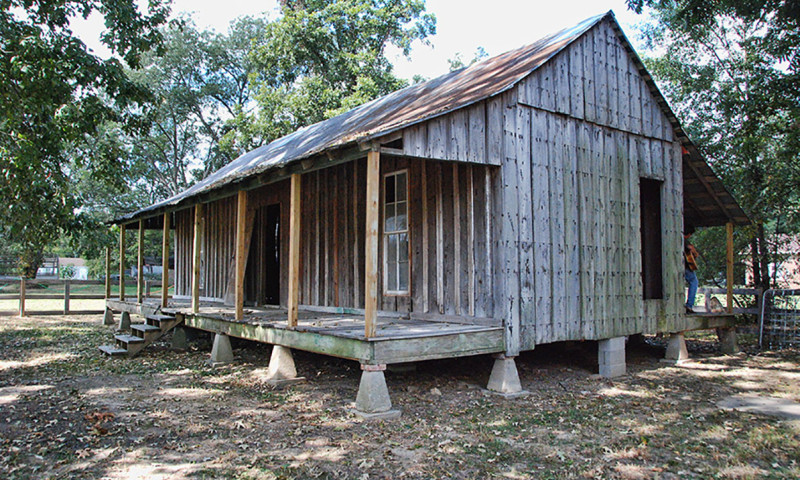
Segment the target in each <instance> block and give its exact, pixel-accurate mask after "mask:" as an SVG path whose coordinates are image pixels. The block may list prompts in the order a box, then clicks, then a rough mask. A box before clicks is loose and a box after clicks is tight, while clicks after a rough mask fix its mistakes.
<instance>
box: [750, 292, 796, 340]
mask: <svg viewBox="0 0 800 480" xmlns="http://www.w3.org/2000/svg"><path fill="white" fill-rule="evenodd" d="M758 344H759V346H760V347H761V348H765V347H766V348H768V349H770V350H779V349H782V348H791V347H800V290H773V289H770V290H767V291H765V292H764V298H763V300H762V303H761V324H760V326H759V335H758Z"/></svg>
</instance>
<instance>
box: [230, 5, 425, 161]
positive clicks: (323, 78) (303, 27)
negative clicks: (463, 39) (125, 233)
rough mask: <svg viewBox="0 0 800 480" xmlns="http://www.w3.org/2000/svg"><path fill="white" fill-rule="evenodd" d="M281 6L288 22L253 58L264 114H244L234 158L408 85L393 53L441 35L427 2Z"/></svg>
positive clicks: (273, 30)
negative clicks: (437, 33) (392, 58)
mask: <svg viewBox="0 0 800 480" xmlns="http://www.w3.org/2000/svg"><path fill="white" fill-rule="evenodd" d="M281 5H282V8H281V12H282V16H281V17H280V18H279V19H277V20H275V21H273V22H271V23H269V24H268V25H267V29H266V32H265V35H264V38H263V42H262V43H260V44H258V45H257V46H256V47H255V49H254V51H253V54H252V55H253V56H252V58H253V60H254V62H255V63H256V66H257V68H256V70H255V71H254V72H253V74H252V76H251V81H252V89H253V92H254V99H255V101H256V102H257V104H258V106H259V110H258V112H256V113H253V114H246V113H243V114H242V115H239V116H237V117H236V118H235V119H234V120H233V121H232V122H231V123H230V126H231V127H232V128H231V130H230V131H229V132H228V133H227V134H226V135H225V138H224V139H223V141H222V150H223V151H225V152H227V153H228V155H229V156H231V157H233V156H236V155H237V154H239V153H242V152H245V151H247V150H250V149H252V148H255V147H257V146H259V145H262V144H264V143H267V142H270V141H272V140H274V139H276V138H278V137H281V136H283V135H286V134H288V133H291V132H293V131H295V130H297V129H298V128H301V127H304V126H306V125H310V124H312V123H316V122H319V121H321V120H325V119H327V118H330V117H333V116H335V115H338V114H340V113H342V112H344V111H347V110H350V109H352V108H354V107H356V106H358V105H361V104H362V103H364V102H366V101H369V100H372V99H374V98H377V97H379V96H382V95H385V94H387V93H390V92H393V91H395V90H397V89H399V88H402V87H404V86H405V85H406V82H405V81H403V80H401V79H399V78H397V77H396V76H395V75H394V74H393V73H392V65H391V63H390V62H389V60H388V59H387V57H386V54H385V50H386V47H387V46H388V45H390V44H391V45H395V46H397V47H399V48H400V49H401V51H403V52H404V53H405V54H408V53H409V52H410V50H411V46H412V43H413V42H415V41H418V40H419V41H424V40H425V39H426V38H427V36H428V35H431V34H433V33H435V18H434V16H433V15H431V14H425V13H423V12H424V9H425V6H424V2H423V1H421V0H396V1H385V0H384V1H379V0H344V1H334V0H311V1H291V0H285V1H282V2H281Z"/></svg>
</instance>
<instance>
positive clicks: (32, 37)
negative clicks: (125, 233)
mask: <svg viewBox="0 0 800 480" xmlns="http://www.w3.org/2000/svg"><path fill="white" fill-rule="evenodd" d="M92 12H98V13H99V14H100V15H102V16H103V17H104V19H105V24H106V30H105V32H104V34H103V37H102V41H103V42H104V43H105V44H106V45H107V46H108V47H109V48H110V49H111V50H112V51H113V52H114V53H115V54H116V55H118V57H119V58H120V59H121V60H120V59H117V58H111V59H108V60H103V59H100V58H98V57H97V56H95V55H93V54H92V53H91V52H89V51H88V50H87V48H86V45H84V43H83V42H82V41H81V40H79V39H78V38H77V37H75V36H74V34H73V32H72V30H71V28H70V22H71V20H72V19H73V18H75V17H77V16H80V17H83V18H87V17H88V16H89V15H90V14H91V13H92ZM168 13H169V10H168V7H167V6H166V5H165V4H164V2H163V0H151V1H150V2H149V6H148V9H147V13H146V14H142V13H140V12H139V10H138V8H137V4H136V2H135V1H134V0H49V1H48V0H0V176H2V178H3V181H2V182H0V197H1V198H3V199H4V200H6V202H7V208H3V209H0V236H2V239H3V241H5V242H9V243H11V244H13V245H15V248H16V249H17V252H18V254H19V255H20V257H21V263H22V268H23V270H24V271H25V273H26V275H28V276H32V275H33V274H34V273H35V270H36V267H37V266H38V263H39V262H40V261H41V255H42V249H43V248H44V246H45V245H48V244H50V243H52V242H53V241H54V239H55V238H56V237H57V236H58V234H59V232H61V231H62V230H66V231H74V230H75V229H77V228H79V226H80V221H79V219H78V217H77V216H76V212H77V211H79V209H80V208H81V202H80V199H79V198H78V197H77V196H76V194H75V191H74V188H73V185H72V179H71V173H72V171H73V169H75V168H83V169H86V170H87V171H89V172H91V175H92V176H93V177H94V178H97V179H103V180H105V181H111V182H113V181H115V179H116V178H117V175H116V173H117V171H118V169H117V167H118V165H117V162H116V156H115V155H116V153H117V151H116V150H115V149H108V150H107V149H104V148H101V147H103V145H102V144H101V145H91V146H90V145H86V140H87V138H90V137H91V136H93V135H95V134H96V133H97V131H98V128H99V126H100V125H102V124H104V123H105V122H106V121H109V120H114V121H117V122H119V123H120V124H121V125H125V126H126V127H127V128H132V127H134V126H135V121H134V117H133V116H132V115H131V114H130V112H132V111H133V109H134V107H136V106H137V105H141V104H142V103H144V102H146V101H147V100H148V99H149V98H150V97H149V94H148V92H147V91H146V90H145V89H143V88H141V87H140V86H138V85H136V84H135V83H133V82H131V81H130V80H129V79H128V77H127V76H126V74H125V71H124V68H123V62H124V63H126V64H128V65H130V66H133V67H136V66H138V65H139V59H140V56H141V54H142V53H143V52H144V51H146V50H149V49H150V48H153V47H154V46H156V45H158V43H159V42H160V40H161V33H160V32H159V31H158V30H157V28H156V27H158V25H161V24H162V23H164V22H165V21H166V19H167V15H168Z"/></svg>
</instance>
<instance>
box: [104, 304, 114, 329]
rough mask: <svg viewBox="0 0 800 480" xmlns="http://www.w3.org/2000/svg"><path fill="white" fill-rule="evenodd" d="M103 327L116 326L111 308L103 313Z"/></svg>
mask: <svg viewBox="0 0 800 480" xmlns="http://www.w3.org/2000/svg"><path fill="white" fill-rule="evenodd" d="M103 325H114V312H113V311H111V309H110V308H106V311H105V312H103Z"/></svg>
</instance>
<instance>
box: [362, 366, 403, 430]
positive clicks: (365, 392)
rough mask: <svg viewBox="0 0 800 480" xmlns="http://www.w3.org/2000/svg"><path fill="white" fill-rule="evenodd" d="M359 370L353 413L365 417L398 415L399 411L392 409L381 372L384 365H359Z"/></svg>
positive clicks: (383, 418) (381, 417)
mask: <svg viewBox="0 0 800 480" xmlns="http://www.w3.org/2000/svg"><path fill="white" fill-rule="evenodd" d="M361 370H363V371H362V372H361V383H360V384H359V385H358V394H357V395H356V409H355V413H356V414H357V415H359V416H361V417H363V418H366V419H382V420H386V419H390V418H397V417H399V416H400V411H399V410H392V400H391V399H390V398H389V388H388V387H387V386H386V377H385V376H384V374H383V372H384V370H386V365H361Z"/></svg>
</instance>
